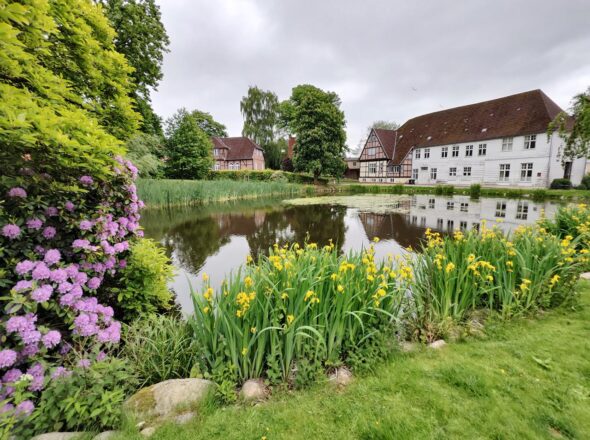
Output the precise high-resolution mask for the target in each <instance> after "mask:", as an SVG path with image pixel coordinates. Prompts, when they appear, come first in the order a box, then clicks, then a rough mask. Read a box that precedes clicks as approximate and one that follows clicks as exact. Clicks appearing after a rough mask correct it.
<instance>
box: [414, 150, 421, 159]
mask: <svg viewBox="0 0 590 440" xmlns="http://www.w3.org/2000/svg"><path fill="white" fill-rule="evenodd" d="M415 157H416V159H420V150H419V149H418V150H416V154H415Z"/></svg>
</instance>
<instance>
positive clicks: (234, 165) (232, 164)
mask: <svg viewBox="0 0 590 440" xmlns="http://www.w3.org/2000/svg"><path fill="white" fill-rule="evenodd" d="M228 168H229V169H230V170H239V169H240V162H230V163H229V166H228Z"/></svg>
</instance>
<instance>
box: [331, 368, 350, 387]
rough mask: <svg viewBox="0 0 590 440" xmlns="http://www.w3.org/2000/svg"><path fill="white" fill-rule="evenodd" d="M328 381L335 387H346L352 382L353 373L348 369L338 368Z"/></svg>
mask: <svg viewBox="0 0 590 440" xmlns="http://www.w3.org/2000/svg"><path fill="white" fill-rule="evenodd" d="M328 380H329V381H330V382H331V383H333V384H334V385H338V386H346V385H348V384H349V383H350V382H352V372H351V371H350V370H349V369H348V368H346V367H340V368H336V371H334V372H333V373H332V374H331V375H330V378H329V379H328Z"/></svg>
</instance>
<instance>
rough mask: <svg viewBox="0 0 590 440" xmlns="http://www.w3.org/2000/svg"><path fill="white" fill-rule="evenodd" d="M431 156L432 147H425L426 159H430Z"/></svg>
mask: <svg viewBox="0 0 590 440" xmlns="http://www.w3.org/2000/svg"><path fill="white" fill-rule="evenodd" d="M429 158H430V148H425V149H424V159H429Z"/></svg>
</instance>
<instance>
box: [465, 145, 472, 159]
mask: <svg viewBox="0 0 590 440" xmlns="http://www.w3.org/2000/svg"><path fill="white" fill-rule="evenodd" d="M465 157H473V145H466V146H465Z"/></svg>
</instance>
